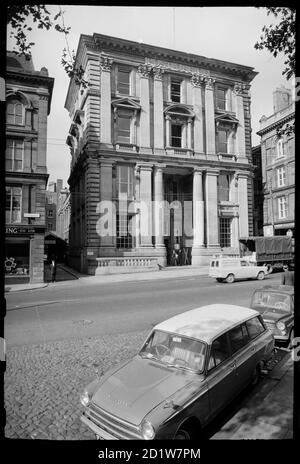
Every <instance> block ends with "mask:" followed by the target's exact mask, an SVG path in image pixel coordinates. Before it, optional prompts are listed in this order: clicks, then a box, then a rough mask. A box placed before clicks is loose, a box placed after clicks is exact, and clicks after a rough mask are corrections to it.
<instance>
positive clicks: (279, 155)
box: [276, 139, 284, 158]
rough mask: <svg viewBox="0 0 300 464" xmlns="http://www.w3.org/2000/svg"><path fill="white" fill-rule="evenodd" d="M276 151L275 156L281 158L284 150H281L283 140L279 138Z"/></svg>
mask: <svg viewBox="0 0 300 464" xmlns="http://www.w3.org/2000/svg"><path fill="white" fill-rule="evenodd" d="M276 153H277V158H281V157H282V156H284V150H283V140H282V139H279V140H278V141H277V144H276Z"/></svg>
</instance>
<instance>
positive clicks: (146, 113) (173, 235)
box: [65, 34, 257, 274]
mask: <svg viewBox="0 0 300 464" xmlns="http://www.w3.org/2000/svg"><path fill="white" fill-rule="evenodd" d="M76 63H77V65H78V66H81V67H82V68H83V70H84V78H85V80H87V81H88V82H89V86H88V87H87V88H85V87H83V86H81V87H79V86H78V84H76V82H75V80H74V79H72V80H71V81H70V85H69V89H68V94H67V98H66V102H65V107H66V109H67V110H68V112H69V115H70V119H71V125H70V131H69V135H68V137H67V143H68V145H69V146H70V152H71V173H70V177H69V180H68V183H69V185H70V197H71V199H70V205H71V212H70V242H69V244H70V250H69V257H68V259H69V263H70V264H71V265H73V266H74V267H77V268H78V269H80V270H81V271H83V272H87V273H89V274H95V273H102V272H106V270H107V268H110V269H113V268H114V269H119V270H121V269H124V268H126V269H128V268H131V269H132V268H140V267H143V266H152V265H153V264H155V263H156V264H161V265H166V264H174V263H177V262H178V260H177V259H175V260H174V253H175V254H176V255H177V257H178V255H179V254H180V256H181V258H180V261H181V264H192V265H200V264H207V263H208V261H209V259H210V257H211V255H212V254H214V253H217V252H220V251H222V250H223V251H229V252H230V250H231V251H233V252H234V250H237V249H238V240H239V237H240V236H248V235H252V234H253V198H254V197H253V166H252V157H251V125H250V92H249V91H250V82H251V81H252V79H253V78H254V77H255V75H256V74H257V73H256V72H255V71H254V69H253V68H251V67H249V66H243V65H240V64H235V63H229V62H226V61H221V60H216V59H210V58H205V57H203V56H198V55H193V54H190V53H184V52H179V51H175V50H169V49H165V48H160V47H156V46H152V45H146V44H140V43H137V42H133V41H128V40H123V39H119V38H115V37H109V36H104V35H101V34H93V35H92V36H88V35H81V37H80V41H79V45H78V50H77V55H76ZM111 205H112V206H111Z"/></svg>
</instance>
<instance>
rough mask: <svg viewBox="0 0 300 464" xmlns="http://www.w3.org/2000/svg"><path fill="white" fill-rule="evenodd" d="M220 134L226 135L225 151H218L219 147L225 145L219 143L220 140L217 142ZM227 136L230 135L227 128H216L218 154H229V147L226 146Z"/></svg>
mask: <svg viewBox="0 0 300 464" xmlns="http://www.w3.org/2000/svg"><path fill="white" fill-rule="evenodd" d="M220 132H225V134H226V151H224V150H221V149H220V145H221V144H223V145H224V144H225V142H220V140H219V136H220ZM229 134H230V130H229V129H228V128H226V127H224V126H222V127H220V128H218V131H217V142H218V145H217V147H218V153H224V154H226V155H228V154H229V146H228V142H229Z"/></svg>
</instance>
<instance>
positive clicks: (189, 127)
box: [187, 118, 192, 150]
mask: <svg viewBox="0 0 300 464" xmlns="http://www.w3.org/2000/svg"><path fill="white" fill-rule="evenodd" d="M187 148H189V149H190V150H191V149H192V119H191V118H189V119H188V123H187Z"/></svg>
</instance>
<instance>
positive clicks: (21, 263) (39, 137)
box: [5, 52, 54, 283]
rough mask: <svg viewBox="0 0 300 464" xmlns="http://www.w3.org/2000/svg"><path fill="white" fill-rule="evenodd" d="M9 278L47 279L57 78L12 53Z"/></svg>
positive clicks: (8, 156) (8, 90)
mask: <svg viewBox="0 0 300 464" xmlns="http://www.w3.org/2000/svg"><path fill="white" fill-rule="evenodd" d="M6 78H7V80H6V102H7V119H6V153H5V162H6V173H5V184H6V205H5V215H6V234H5V279H6V282H12V281H14V282H20V283H21V282H25V281H26V282H28V281H30V282H43V279H44V235H45V228H46V218H45V201H46V199H45V189H46V185H47V180H48V174H47V164H46V149H47V117H48V115H49V113H50V106H51V97H52V89H53V84H54V79H53V78H51V77H49V76H48V71H47V69H46V68H42V69H41V70H40V71H36V70H35V69H34V66H33V62H32V59H30V60H26V59H25V58H24V57H19V56H17V55H16V54H14V53H13V52H8V54H7V70H6Z"/></svg>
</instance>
